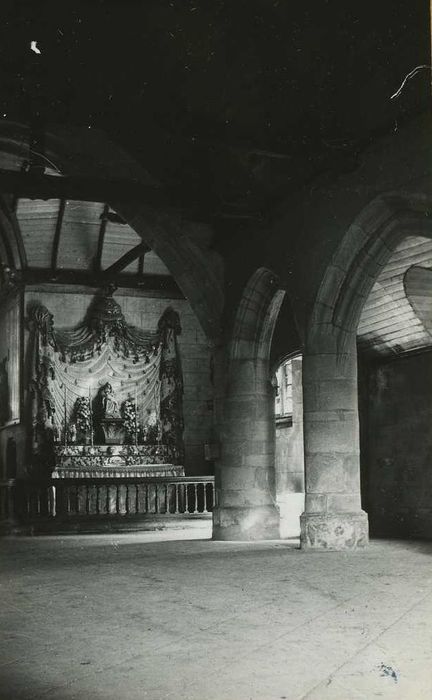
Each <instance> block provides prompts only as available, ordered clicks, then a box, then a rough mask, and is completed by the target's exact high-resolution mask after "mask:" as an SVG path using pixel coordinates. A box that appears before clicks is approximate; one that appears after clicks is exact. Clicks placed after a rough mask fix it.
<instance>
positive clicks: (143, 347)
mask: <svg viewBox="0 0 432 700" xmlns="http://www.w3.org/2000/svg"><path fill="white" fill-rule="evenodd" d="M112 295H113V288H108V289H106V290H104V291H103V292H101V293H99V294H97V295H96V296H95V298H94V300H93V302H92V303H91V304H90V307H89V309H88V312H87V314H86V317H85V319H84V321H83V322H82V323H81V324H80V325H78V326H77V327H75V328H69V329H65V328H61V329H60V328H56V327H55V323H54V318H53V316H52V314H51V313H50V312H49V310H48V309H47V308H46V307H45V306H42V305H38V304H36V305H34V306H33V307H32V308H31V309H30V314H29V321H30V330H31V343H30V357H31V379H30V386H29V389H30V392H29V396H30V413H31V427H32V429H31V446H30V451H31V462H32V464H33V467H34V469H35V470H37V471H39V472H40V471H42V472H43V473H45V474H48V473H52V476H57V477H70V476H72V477H74V476H75V477H76V476H79V477H83V476H84V477H85V476H92V477H94V476H110V475H114V476H118V475H121V476H124V475H129V474H130V475H131V476H137V475H140V474H141V475H142V474H148V475H150V476H155V475H156V476H157V475H163V474H169V475H173V476H175V475H182V474H183V473H184V470H183V466H181V465H183V459H184V448H183V428H184V424H183V408H182V398H183V379H182V371H181V362H180V356H179V350H178V344H177V336H178V335H179V334H180V332H181V327H180V320H179V316H178V314H177V313H176V312H175V311H174V310H173V309H172V308H170V307H169V308H167V309H166V310H165V312H164V313H163V314H162V316H161V318H160V320H159V323H158V326H157V328H156V329H155V330H154V331H146V330H142V329H139V328H137V327H135V326H132V325H129V324H128V323H126V320H125V318H124V315H123V313H122V310H121V307H120V305H119V304H118V303H117V301H116V300H115V299H114V298H113V296H112Z"/></svg>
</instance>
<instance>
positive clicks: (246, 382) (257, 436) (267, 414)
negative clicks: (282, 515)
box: [213, 268, 285, 540]
mask: <svg viewBox="0 0 432 700" xmlns="http://www.w3.org/2000/svg"><path fill="white" fill-rule="evenodd" d="M284 295H285V291H284V290H283V289H281V287H280V284H279V280H278V278H277V276H276V275H275V274H274V273H273V272H271V271H270V270H268V269H266V268H259V269H258V270H256V271H255V272H254V273H253V275H252V276H251V278H250V279H249V281H248V283H247V284H246V287H245V289H244V292H243V295H242V298H241V300H240V303H239V307H238V310H237V314H236V316H235V320H234V324H233V328H232V333H231V339H230V342H229V346H228V356H229V357H228V378H227V391H226V396H225V399H224V405H223V420H222V426H221V458H220V460H219V463H218V465H217V479H216V490H217V502H216V509H215V513H214V532H213V535H214V538H215V539H225V540H226V539H230V540H232V539H236V540H237V539H240V540H245V539H248V540H253V539H273V538H278V537H279V513H278V509H277V507H276V500H275V474H274V453H275V423H274V390H273V387H272V384H271V381H270V367H269V358H270V347H271V339H272V335H273V331H274V327H275V324H276V319H277V315H278V313H279V309H280V306H281V304H282V301H283V298H284Z"/></svg>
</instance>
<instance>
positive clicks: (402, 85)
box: [390, 65, 431, 100]
mask: <svg viewBox="0 0 432 700" xmlns="http://www.w3.org/2000/svg"><path fill="white" fill-rule="evenodd" d="M425 68H427V69H428V70H431V66H426V65H422V66H416V67H415V68H413V70H412V71H410V72H409V73H408V75H406V76H405V78H404V79H403V81H402V83H401V86H400V88H399V90H396V92H395V93H393V95H392V96H391V97H390V99H391V100H394V99H395V98H397V97H399V95H400V94H401V92H402V90H403V89H404V87H405V85H406V84H407V82H408V80H411V78H414V76H416V75H417V73H420V71H421V70H424V69H425Z"/></svg>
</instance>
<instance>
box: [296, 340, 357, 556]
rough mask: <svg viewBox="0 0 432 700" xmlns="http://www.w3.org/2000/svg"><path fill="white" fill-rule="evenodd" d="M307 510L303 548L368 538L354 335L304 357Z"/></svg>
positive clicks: (345, 545) (350, 544)
mask: <svg viewBox="0 0 432 700" xmlns="http://www.w3.org/2000/svg"><path fill="white" fill-rule="evenodd" d="M303 401H304V409H303V410H304V440H305V491H306V498H305V512H304V513H303V514H302V516H301V518H300V523H301V547H302V549H319V550H324V549H327V550H328V549H333V550H340V549H355V548H357V547H364V546H365V545H366V544H367V542H368V520H367V515H366V513H365V512H364V511H362V509H361V500H360V454H359V419H358V398H357V350H356V338H355V334H352V337H350V338H349V342H348V343H347V344H346V345H345V347H344V352H343V354H340V353H338V352H337V351H336V350H334V351H329V352H323V351H322V350H321V352H320V351H318V352H316V353H313V352H311V351H308V352H307V353H306V354H305V356H304V359H303Z"/></svg>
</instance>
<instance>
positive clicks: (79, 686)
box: [0, 535, 432, 700]
mask: <svg viewBox="0 0 432 700" xmlns="http://www.w3.org/2000/svg"><path fill="white" fill-rule="evenodd" d="M176 536H178V535H176ZM155 539H157V538H156V537H155V536H151V535H117V536H113V535H99V536H69V537H63V538H60V537H59V538H55V537H39V538H16V539H12V538H8V539H4V540H2V541H1V543H0V549H1V550H2V551H1V554H2V562H3V566H2V572H3V573H2V578H1V590H0V596H1V624H0V626H1V629H2V635H3V641H2V642H1V644H2V646H1V664H2V665H1V668H0V671H1V681H0V697H1V698H2V699H4V700H10V699H14V700H15V699H17V700H21V699H23V698H46V699H47V700H72V699H73V698H80V699H81V698H83V699H84V698H86V699H88V700H102V699H103V700H114V699H115V700H119V699H125V700H138V699H140V700H141V699H143V698H144V699H145V698H149V699H150V700H159V699H160V698H172V699H176V700H177V699H179V698H180V699H188V700H194V699H195V698H196V699H197V700H198V699H200V700H201V699H202V698H205V699H206V700H250V699H253V700H273V699H275V700H281V699H283V698H286V699H287V700H296V699H298V700H300V698H308V699H311V700H330V699H331V700H336V699H338V700H355V699H358V698H362V699H363V700H370V699H371V698H375V697H379V698H392V699H393V698H400V699H401V700H420V699H421V698H425V699H426V698H427V699H428V700H430V698H432V543H415V542H411V543H408V542H405V543H404V542H374V543H372V544H371V546H370V548H369V549H368V550H367V551H364V552H355V553H350V554H345V553H323V554H320V553H309V554H305V553H303V552H300V551H298V550H296V549H295V548H294V547H293V545H292V544H290V543H288V542H283V541H278V542H268V543H259V544H250V543H249V544H246V543H244V544H243V543H223V542H210V541H167V542H161V541H155Z"/></svg>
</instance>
